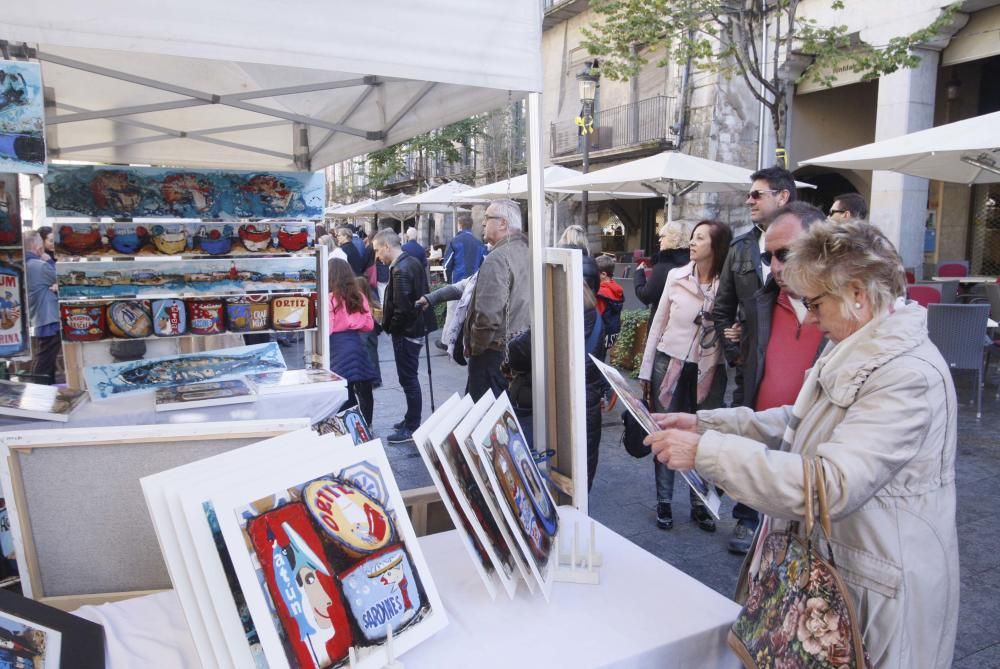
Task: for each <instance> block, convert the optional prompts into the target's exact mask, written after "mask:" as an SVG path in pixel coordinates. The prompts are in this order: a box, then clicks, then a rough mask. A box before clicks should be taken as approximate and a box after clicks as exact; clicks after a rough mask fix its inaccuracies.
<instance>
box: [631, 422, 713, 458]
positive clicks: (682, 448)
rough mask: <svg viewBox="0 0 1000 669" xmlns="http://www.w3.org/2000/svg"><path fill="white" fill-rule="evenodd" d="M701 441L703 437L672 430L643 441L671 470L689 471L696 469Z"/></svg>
mask: <svg viewBox="0 0 1000 669" xmlns="http://www.w3.org/2000/svg"><path fill="white" fill-rule="evenodd" d="M660 415H661V416H663V415H666V414H660ZM673 415H675V416H676V415H684V414H673ZM700 439H701V436H700V435H698V434H695V433H694V432H688V431H686V430H678V429H674V428H670V429H665V430H661V431H660V432H654V433H653V434H651V435H649V436H647V437H646V438H645V439H643V443H644V444H646V445H647V446H649V447H650V448H652V449H653V457H654V458H656V459H657V460H659V461H660V462H662V463H663V464H665V465H667V466H668V467H670V468H671V469H679V470H688V469H694V461H695V457H696V456H697V454H698V441H699V440H700Z"/></svg>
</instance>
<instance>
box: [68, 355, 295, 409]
mask: <svg viewBox="0 0 1000 669" xmlns="http://www.w3.org/2000/svg"><path fill="white" fill-rule="evenodd" d="M283 369H285V360H284V358H283V357H282V355H281V350H280V349H279V348H278V344H277V343H276V342H273V341H272V342H267V343H266V344H254V345H253V346H239V347H236V348H224V349H219V350H216V351H204V352H200V353H185V354H182V355H176V356H171V357H168V358H154V359H151V360H132V361H129V362H120V363H116V364H111V365H94V366H93V367H86V368H84V370H83V375H84V378H85V379H86V381H87V390H89V391H90V396H91V398H92V399H94V400H103V399H107V398H109V397H112V396H114V395H121V394H124V393H133V392H143V391H150V390H155V389H156V388H165V387H167V386H176V385H181V384H186V383H200V382H202V381H219V380H222V379H232V378H236V377H240V376H244V375H246V374H253V373H257V372H269V371H274V370H283Z"/></svg>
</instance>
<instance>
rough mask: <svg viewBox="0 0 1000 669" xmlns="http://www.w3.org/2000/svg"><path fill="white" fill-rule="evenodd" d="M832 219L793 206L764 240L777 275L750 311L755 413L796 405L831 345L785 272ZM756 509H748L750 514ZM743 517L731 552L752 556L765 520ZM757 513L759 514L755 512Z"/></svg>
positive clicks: (750, 388)
mask: <svg viewBox="0 0 1000 669" xmlns="http://www.w3.org/2000/svg"><path fill="white" fill-rule="evenodd" d="M825 218H826V217H825V216H824V215H823V212H822V211H820V210H819V209H817V208H816V207H814V206H812V205H811V204H807V203H805V202H792V203H790V204H788V205H785V206H784V207H782V208H781V209H779V210H777V211H776V212H775V213H774V217H773V218H772V219H771V224H770V225H769V226H768V227H767V232H766V233H765V236H764V253H762V254H761V262H762V263H764V264H765V265H768V266H770V268H771V274H770V276H769V277H768V280H767V282H766V283H765V284H764V286H763V287H762V288H761V289H760V290H758V291H757V293H756V294H755V295H754V296H753V299H752V301H751V305H752V307H751V308H748V309H747V311H746V331H745V336H746V337H747V344H748V345H747V359H746V360H745V361H744V368H743V381H744V384H745V385H744V391H745V394H744V406H748V407H750V408H752V409H753V410H754V411H765V410H767V409H772V408H774V407H779V406H784V405H786V404H794V403H795V398H796V396H797V395H798V394H799V389H800V388H801V387H802V383H803V381H805V377H806V370H808V369H809V368H810V367H812V365H813V362H815V360H816V357H817V355H818V354H819V351H820V350H821V348H822V346H823V345H824V344H825V340H824V338H823V333H822V332H820V330H819V328H817V327H816V326H815V325H812V324H809V323H804V322H803V321H804V320H805V317H806V308H805V307H804V306H802V302H801V301H800V299H799V296H798V295H792V294H790V293H789V292H788V290H787V289H786V288H785V281H784V276H783V275H782V274H783V271H784V268H785V258H786V256H787V254H788V247H789V246H790V245H791V244H792V242H794V241H795V240H796V239H798V238H799V237H801V236H802V235H804V234H805V232H806V230H808V229H809V226H811V225H812V224H813V223H816V222H817V221H822V220H824V219H825ZM746 511H753V510H752V509H749V508H745V509H744V512H746ZM747 515H749V514H746V513H743V514H741V516H740V520H738V521H737V523H736V528H735V530H734V531H733V535H732V537H731V538H730V540H729V551H730V552H732V553H746V552H747V550H749V548H750V542H751V540H752V538H753V533H754V531H755V530H756V529H757V525H758V524H759V522H760V520H759V516H758V517H757V518H755V519H750V518H746V516H747ZM753 515H757V514H756V512H753Z"/></svg>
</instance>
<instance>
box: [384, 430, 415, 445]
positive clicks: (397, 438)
mask: <svg viewBox="0 0 1000 669" xmlns="http://www.w3.org/2000/svg"><path fill="white" fill-rule="evenodd" d="M385 440H386V441H387V442H389V443H390V444H405V443H406V442H408V441H413V432H411V431H410V430H408V429H406V428H405V427H404V428H401V429H399V430H396V431H395V432H393V433H392V434H390V435H389V436H388V437H386V439H385Z"/></svg>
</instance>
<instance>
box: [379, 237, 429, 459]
mask: <svg viewBox="0 0 1000 669" xmlns="http://www.w3.org/2000/svg"><path fill="white" fill-rule="evenodd" d="M372 248H374V249H375V255H376V257H377V258H378V259H379V260H380V261H381V262H383V263H385V264H386V265H388V266H389V285H388V286H387V287H386V290H385V299H384V300H383V302H382V329H383V330H385V331H386V332H388V333H389V334H390V335H391V336H392V350H393V353H394V354H395V357H396V374H397V375H398V376H399V385H400V386H402V387H403V394H404V395H406V415H405V416H404V418H403V420H402V422H401V423H397V424H396V425H395V427H396V431H395V432H393V433H392V434H391V435H389V436H388V437H387V438H386V441H388V442H389V443H390V444H399V443H403V442H406V441H409V440H410V439H412V438H413V431H414V430H416V429H417V428H418V427H420V412H421V408H422V407H423V397H422V396H421V393H420V381H419V379H418V378H417V369H418V368H419V366H420V348H421V346H422V345H423V337H424V333H425V332H426V331H427V320H426V319H427V318H433V317H434V312H433V311H432V310H427V311H426V312H424V311H422V310H420V309H419V308H417V306H416V302H417V300H418V299H420V298H421V297H422V296H423V295H425V294H426V293H428V292H429V291H430V286H429V285H428V284H427V273H426V272H425V271H424V267H423V265H421V264H420V261H419V260H417V259H416V258H414V257H413V256H411V255H409V254H407V253H406V252H405V251H403V249H402V248H401V247H400V241H399V235H397V234H396V233H395V232H393V231H392V230H382V231H381V232H379V233H378V234H376V235H375V239H374V240H373V241H372Z"/></svg>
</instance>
